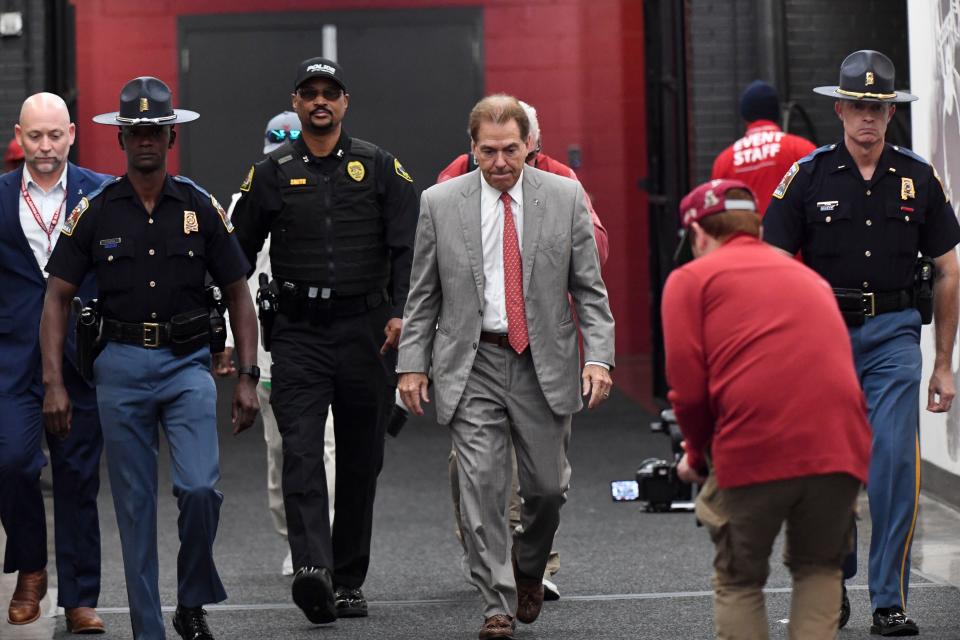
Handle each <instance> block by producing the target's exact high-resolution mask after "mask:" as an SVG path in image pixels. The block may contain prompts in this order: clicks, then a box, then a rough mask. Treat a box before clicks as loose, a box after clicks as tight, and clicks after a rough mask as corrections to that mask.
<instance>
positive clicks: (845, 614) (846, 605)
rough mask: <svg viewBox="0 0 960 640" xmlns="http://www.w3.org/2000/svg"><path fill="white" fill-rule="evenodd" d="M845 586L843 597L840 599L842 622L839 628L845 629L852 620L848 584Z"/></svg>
mask: <svg viewBox="0 0 960 640" xmlns="http://www.w3.org/2000/svg"><path fill="white" fill-rule="evenodd" d="M841 586H842V587H843V598H842V599H841V600H840V624H839V625H838V628H840V629H843V628H844V627H845V626H847V623H848V622H850V598H848V597H847V585H846V584H843V585H841Z"/></svg>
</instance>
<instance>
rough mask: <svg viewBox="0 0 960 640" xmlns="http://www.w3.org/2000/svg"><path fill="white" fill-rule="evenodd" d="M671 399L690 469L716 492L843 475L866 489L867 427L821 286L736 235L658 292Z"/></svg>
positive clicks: (840, 326)
mask: <svg viewBox="0 0 960 640" xmlns="http://www.w3.org/2000/svg"><path fill="white" fill-rule="evenodd" d="M662 314H663V336H664V344H665V347H666V368H667V379H668V381H669V383H670V386H671V387H672V389H671V391H670V393H669V395H668V397H669V399H670V402H671V403H672V404H673V408H674V410H675V411H676V414H677V421H678V422H679V425H680V430H681V431H682V432H683V435H684V438H686V441H687V454H688V456H689V461H690V464H691V465H692V466H693V467H694V468H696V469H700V470H701V471H702V470H703V469H705V468H706V464H705V462H706V461H705V452H707V451H708V450H709V452H710V455H711V456H712V461H713V467H714V473H715V474H716V478H717V484H718V485H719V486H720V487H722V488H728V487H738V486H743V485H750V484H758V483H761V482H770V481H773V480H784V479H787V478H796V477H802V476H810V475H822V474H828V473H846V474H849V475H852V476H854V477H856V478H857V479H859V480H860V481H862V482H866V481H867V467H868V464H869V460H870V440H871V430H870V423H869V422H868V421H867V407H866V401H865V400H864V398H863V392H862V391H861V390H860V383H859V380H858V379H857V374H856V371H855V369H854V364H853V352H852V350H851V346H850V338H849V335H848V333H847V327H846V325H845V324H844V322H843V319H842V318H841V316H840V311H839V310H838V309H837V303H836V300H835V299H834V297H833V293H832V291H831V289H830V286H829V285H828V284H827V282H826V281H825V280H824V279H823V278H821V277H820V276H819V275H817V274H816V273H815V272H814V271H812V270H811V269H809V268H807V267H805V266H803V265H802V264H800V263H799V262H797V261H796V260H792V259H790V258H787V257H786V256H784V255H782V254H780V253H778V252H777V251H776V250H775V249H773V248H772V247H770V246H769V245H767V244H764V243H763V242H760V241H759V240H757V239H756V238H753V237H751V236H746V235H738V236H735V237H733V238H732V239H731V240H729V241H728V242H727V243H726V244H724V245H723V246H722V247H720V248H718V249H716V250H715V251H713V252H712V253H710V254H708V255H706V256H703V257H701V258H698V259H696V260H694V261H692V262H690V263H688V264H686V265H684V266H683V267H681V268H679V269H676V270H675V271H674V272H673V273H672V274H670V277H669V278H668V279H667V283H666V285H665V287H664V291H663V307H662Z"/></svg>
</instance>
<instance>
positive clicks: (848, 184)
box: [763, 50, 960, 636]
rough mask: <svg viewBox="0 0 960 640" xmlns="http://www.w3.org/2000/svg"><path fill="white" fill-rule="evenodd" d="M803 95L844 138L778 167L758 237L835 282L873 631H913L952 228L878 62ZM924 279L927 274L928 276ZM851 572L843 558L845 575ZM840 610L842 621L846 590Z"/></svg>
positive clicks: (957, 236) (948, 302)
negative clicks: (855, 403) (844, 332)
mask: <svg viewBox="0 0 960 640" xmlns="http://www.w3.org/2000/svg"><path fill="white" fill-rule="evenodd" d="M814 91H815V92H816V93H818V94H820V95H825V96H829V97H831V98H833V99H834V101H835V102H834V111H835V113H836V114H837V117H838V118H839V119H840V121H841V122H842V123H843V140H842V141H841V142H838V143H836V144H830V145H827V146H824V147H821V148H819V149H817V150H816V151H814V152H813V153H811V154H810V155H809V156H807V157H806V158H804V159H802V160H800V161H799V162H797V163H795V164H794V165H793V166H792V167H791V168H790V170H789V171H787V173H786V175H784V177H783V180H782V181H781V182H780V184H779V185H778V186H777V188H776V190H775V191H774V194H773V200H772V202H771V204H770V208H769V209H768V210H767V214H766V217H765V218H764V220H763V226H764V236H763V237H764V239H765V240H767V241H768V242H770V243H771V244H773V245H774V246H776V247H778V248H780V249H782V250H784V251H786V252H787V253H789V254H791V255H793V254H795V253H796V252H797V251H800V252H801V253H802V256H803V260H804V262H805V263H806V264H807V265H809V266H810V267H811V268H812V269H814V270H815V271H817V272H818V273H819V274H820V275H821V276H823V277H824V278H825V279H826V280H827V282H829V283H830V285H831V286H832V287H833V290H834V294H835V295H836V297H837V302H838V304H839V305H840V309H841V312H842V313H843V315H844V317H845V319H846V321H847V325H848V328H849V332H850V339H851V342H852V345H853V353H854V360H855V363H856V367H857V373H858V375H859V377H860V383H861V386H862V387H863V391H864V394H865V395H866V398H867V404H868V407H869V412H870V422H871V424H872V426H873V447H872V462H871V464H870V477H869V483H868V485H867V492H868V496H869V499H870V516H871V521H872V525H873V529H872V537H871V540H870V561H869V584H870V604H871V607H872V609H873V624H872V626H871V633H874V634H879V635H883V636H903V635H917V634H918V633H919V629H918V626H917V624H916V622H914V621H913V620H912V619H911V618H909V617H908V616H907V614H906V607H907V592H908V587H909V580H910V545H911V542H912V539H913V532H914V526H915V525H916V516H917V501H918V499H919V494H920V486H919V481H920V469H919V468H918V466H919V464H920V451H919V448H920V442H919V411H920V409H919V403H918V396H919V393H920V376H921V362H920V325H921V315H922V313H923V314H926V315H932V318H933V321H934V332H935V336H936V359H935V361H934V365H933V374H932V375H931V377H930V383H929V386H928V389H927V407H926V408H927V410H928V411H931V412H935V413H942V412H945V411H947V410H949V409H950V405H951V403H952V402H953V399H954V394H955V389H954V382H953V377H952V373H951V360H952V353H953V345H954V337H955V335H956V333H957V300H958V293H957V287H958V267H957V257H956V252H955V250H954V247H955V246H956V245H957V243H958V242H960V225H958V224H957V218H956V215H955V214H954V211H953V207H951V206H950V203H949V202H948V201H947V198H946V196H945V195H944V189H943V185H942V184H941V183H940V180H939V177H938V176H937V173H936V171H935V170H934V169H933V167H932V166H930V164H928V163H927V162H926V161H925V160H923V159H922V158H920V157H919V156H917V155H916V154H915V153H913V152H912V151H910V150H909V149H906V148H904V147H898V146H893V145H890V144H886V143H885V142H884V135H885V133H886V129H887V125H888V123H889V122H890V119H891V118H892V117H893V114H894V112H895V111H896V104H897V103H901V102H909V101H912V100H916V99H917V98H916V96H913V95H911V94H909V93H906V92H903V91H897V90H895V89H894V66H893V63H892V62H891V61H890V59H889V58H888V57H887V56H885V55H883V54H882V53H879V52H877V51H870V50H863V51H856V52H854V53H852V54H850V55H849V56H847V58H846V59H845V60H844V61H843V63H842V64H841V66H840V83H839V85H837V86H825V87H817V88H816V89H814ZM918 253H919V254H922V255H923V256H928V257H929V258H931V259H932V261H933V267H934V268H933V269H932V270H931V269H930V267H929V263H927V264H925V262H924V261H923V260H921V261H919V262H918ZM928 274H931V275H932V274H935V275H934V276H933V278H932V282H930V281H928V280H927V275H928ZM931 289H932V292H933V294H934V296H933V303H932V313H930V311H931V309H930V306H931V305H930V301H929V298H928V294H929V291H930V290H931ZM923 321H924V322H929V321H930V320H929V318H923ZM851 564H852V567H851V566H850V565H851ZM855 567H856V561H855V558H854V559H853V561H852V563H848V569H847V570H846V571H845V575H846V577H850V575H852V573H854V572H855V571H856V569H855ZM843 606H844V615H845V616H849V601H848V600H847V598H846V591H845V590H844V603H843ZM843 622H845V620H843V619H841V626H842V625H843Z"/></svg>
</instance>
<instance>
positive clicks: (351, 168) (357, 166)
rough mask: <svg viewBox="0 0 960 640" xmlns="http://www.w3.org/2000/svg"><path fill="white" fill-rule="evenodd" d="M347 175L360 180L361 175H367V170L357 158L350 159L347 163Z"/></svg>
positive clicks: (361, 178)
mask: <svg viewBox="0 0 960 640" xmlns="http://www.w3.org/2000/svg"><path fill="white" fill-rule="evenodd" d="M347 175H348V176H350V177H351V178H353V179H354V180H356V181H357V182H360V181H361V180H363V176H365V175H367V170H366V169H364V168H363V163H362V162H360V161H359V160H351V161H350V162H348V163H347Z"/></svg>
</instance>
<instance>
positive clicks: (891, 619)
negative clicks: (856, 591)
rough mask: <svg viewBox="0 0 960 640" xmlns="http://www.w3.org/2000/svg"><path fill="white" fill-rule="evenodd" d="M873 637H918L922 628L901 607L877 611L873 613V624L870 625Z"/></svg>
mask: <svg viewBox="0 0 960 640" xmlns="http://www.w3.org/2000/svg"><path fill="white" fill-rule="evenodd" d="M870 634H871V635H880V636H893V637H900V636H918V635H920V628H919V627H918V626H917V623H916V622H914V621H913V620H911V619H910V618H908V617H907V614H906V613H904V611H903V609H901V608H900V607H890V608H889V609H877V610H876V611H874V612H873V624H872V625H870Z"/></svg>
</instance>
